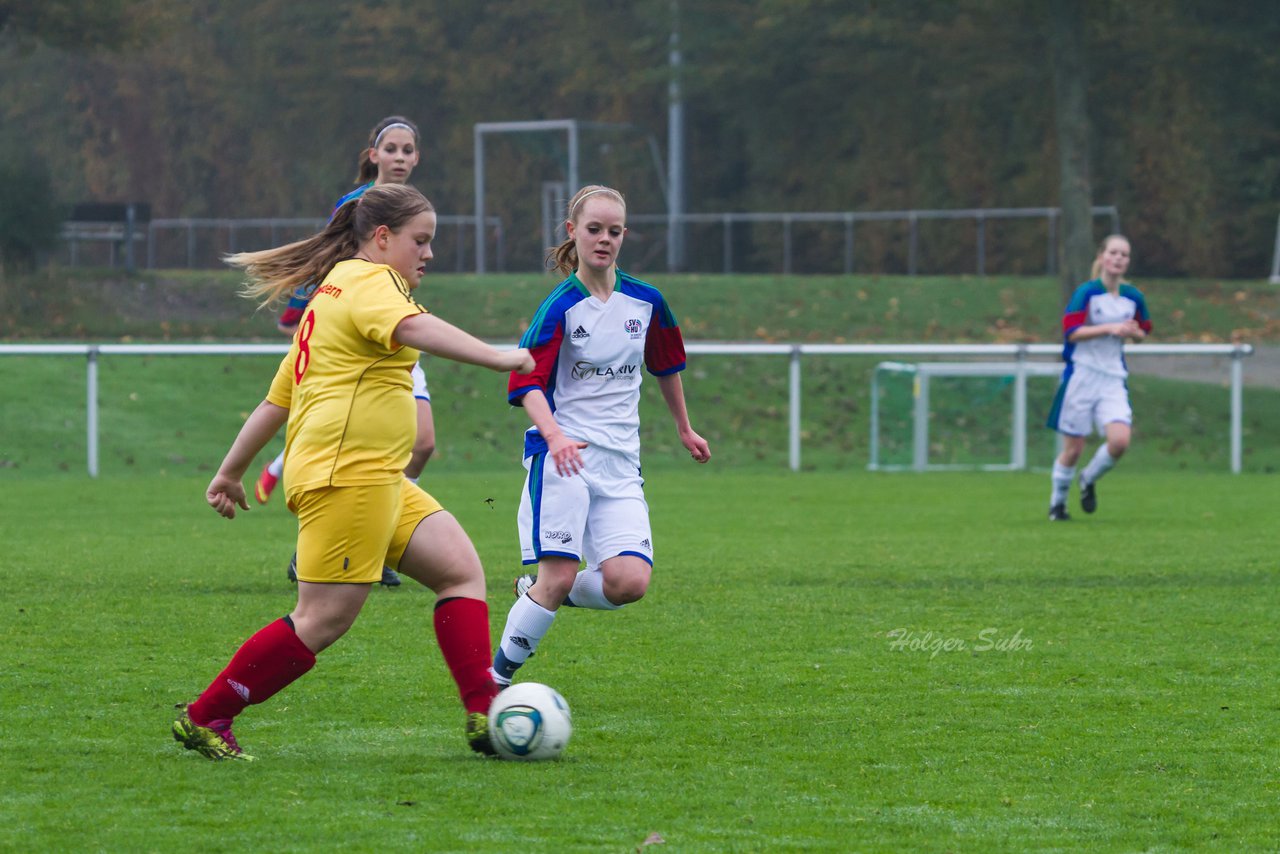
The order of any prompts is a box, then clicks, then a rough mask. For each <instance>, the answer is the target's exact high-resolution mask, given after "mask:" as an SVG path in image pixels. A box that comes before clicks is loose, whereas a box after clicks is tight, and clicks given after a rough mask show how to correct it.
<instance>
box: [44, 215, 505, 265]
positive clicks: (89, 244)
mask: <svg viewBox="0 0 1280 854" xmlns="http://www.w3.org/2000/svg"><path fill="white" fill-rule="evenodd" d="M326 221H327V220H325V219H323V218H284V217H264V218H257V219H227V218H183V219H153V220H151V221H150V222H148V223H139V224H137V225H136V226H130V225H129V224H126V223H90V222H74V221H73V222H68V223H66V225H65V226H64V227H63V231H62V239H63V243H64V245H65V247H66V254H65V256H64V257H65V258H66V262H67V263H68V264H70V265H71V266H73V267H74V266H79V265H81V264H94V265H104V266H108V267H118V266H123V267H125V268H127V269H133V268H135V267H137V266H143V265H145V266H146V267H147V268H149V269H156V268H166V269H216V268H219V267H221V266H222V256H223V255H224V254H228V253H232V252H248V251H253V250H257V249H267V248H270V247H272V246H280V245H281V244H284V243H288V242H289V241H292V240H301V239H302V238H304V237H307V236H308V235H311V234H314V233H316V232H317V231H319V230H320V229H321V228H323V227H324V224H325V222H326ZM436 223H437V228H438V230H437V234H436V240H435V242H434V243H433V244H432V248H433V250H434V251H435V254H436V265H437V266H438V267H439V268H440V269H453V270H455V271H457V272H464V271H467V270H469V269H471V267H472V266H473V264H474V255H475V245H474V236H473V235H474V234H475V218H474V217H470V216H446V215H438V216H437V218H436ZM484 233H485V234H486V235H488V239H489V240H490V241H491V242H492V246H493V249H492V251H493V252H494V253H496V257H497V260H498V270H499V271H500V272H501V271H502V270H503V269H504V266H505V257H506V238H505V236H504V234H503V226H502V219H501V218H500V217H496V216H493V217H486V218H485V229H484ZM139 261H141V262H142V263H141V264H140V263H139Z"/></svg>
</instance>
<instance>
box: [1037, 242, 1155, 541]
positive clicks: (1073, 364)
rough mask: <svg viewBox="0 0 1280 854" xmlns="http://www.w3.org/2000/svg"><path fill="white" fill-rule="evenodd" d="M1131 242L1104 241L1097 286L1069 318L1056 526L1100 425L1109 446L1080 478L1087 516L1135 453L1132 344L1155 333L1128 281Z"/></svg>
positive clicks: (1055, 413)
mask: <svg viewBox="0 0 1280 854" xmlns="http://www.w3.org/2000/svg"><path fill="white" fill-rule="evenodd" d="M1129 252H1130V250H1129V241H1128V239H1126V238H1125V237H1124V236H1123V235H1120V234H1112V235H1110V236H1108V237H1107V238H1105V239H1104V240H1103V241H1102V245H1101V246H1100V247H1099V248H1098V256H1097V258H1096V259H1094V262H1093V276H1094V278H1093V279H1091V280H1090V281H1087V282H1085V283H1084V284H1082V285H1081V286H1080V287H1078V288H1076V292H1075V294H1074V295H1072V297H1071V301H1070V302H1068V303H1067V309H1066V312H1065V314H1064V315H1063V317H1062V334H1063V338H1064V346H1063V349H1062V360H1063V361H1064V362H1066V367H1065V368H1064V369H1063V371H1062V381H1061V383H1060V384H1059V385H1058V393H1057V395H1056V396H1055V397H1054V400H1053V409H1052V410H1051V411H1050V413H1049V421H1048V426H1049V427H1050V428H1052V429H1054V430H1057V431H1058V432H1059V433H1061V434H1062V452H1061V453H1060V454H1059V455H1058V458H1057V459H1056V460H1055V461H1054V464H1053V474H1052V481H1053V491H1052V493H1051V494H1050V498H1049V520H1050V521H1052V522H1065V521H1067V520H1069V519H1070V518H1071V515H1070V514H1069V513H1067V495H1068V493H1069V492H1070V491H1071V481H1072V479H1073V478H1074V477H1075V473H1076V463H1077V462H1078V461H1079V459H1080V455H1081V453H1083V451H1084V440H1085V438H1086V437H1088V435H1089V434H1090V433H1091V432H1093V428H1094V427H1095V426H1096V427H1097V430H1098V432H1099V433H1100V434H1102V435H1103V436H1105V438H1106V441H1105V442H1103V443H1102V445H1100V446H1099V447H1098V450H1097V451H1096V452H1095V453H1094V455H1093V459H1091V460H1090V461H1089V464H1088V465H1087V466H1085V468H1084V471H1082V472H1080V509H1082V510H1084V512H1086V513H1093V512H1094V511H1095V510H1097V509H1098V491H1097V483H1098V480H1099V478H1101V477H1102V476H1103V475H1104V474H1106V473H1107V472H1108V471H1110V470H1111V467H1112V466H1114V465H1115V464H1116V461H1117V460H1119V459H1120V457H1121V456H1123V455H1124V452H1125V451H1126V450H1128V448H1129V439H1130V435H1131V426H1132V422H1133V410H1132V408H1131V407H1130V406H1129V389H1128V388H1127V387H1126V385H1125V378H1126V377H1127V376H1128V375H1129V370H1128V367H1127V366H1126V365H1125V361H1124V342H1125V341H1141V340H1142V339H1143V338H1146V337H1147V334H1148V333H1149V332H1150V331H1151V318H1150V315H1148V313H1147V301H1146V298H1145V297H1143V295H1142V292H1141V291H1139V290H1138V289H1137V288H1135V287H1134V286H1133V285H1131V284H1129V283H1128V282H1126V281H1124V276H1125V273H1127V272H1128V270H1129V260H1130V258H1129Z"/></svg>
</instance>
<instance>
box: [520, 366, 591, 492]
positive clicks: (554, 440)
mask: <svg viewBox="0 0 1280 854" xmlns="http://www.w3.org/2000/svg"><path fill="white" fill-rule="evenodd" d="M520 405H521V406H523V407H524V411H525V413H526V414H527V415H528V416H529V420H530V421H532V422H533V426H534V427H536V428H538V434H539V435H540V436H542V439H543V441H544V442H546V443H547V456H549V457H551V460H552V462H554V463H555V466H556V473H557V474H559V475H560V476H561V477H569V476H571V475H575V474H577V473H578V472H580V471H582V453H581V452H582V449H583V448H585V447H586V446H587V443H586V442H582V441H579V440H577V439H570V438H569V437H568V436H566V435H565V434H564V431H563V430H561V429H560V424H559V422H557V421H556V416H555V414H554V413H552V411H551V404H550V403H549V402H548V401H547V396H546V394H544V393H543V391H542V389H539V388H535V389H531V390H529V391H527V392H525V394H524V396H523V397H521V398H520Z"/></svg>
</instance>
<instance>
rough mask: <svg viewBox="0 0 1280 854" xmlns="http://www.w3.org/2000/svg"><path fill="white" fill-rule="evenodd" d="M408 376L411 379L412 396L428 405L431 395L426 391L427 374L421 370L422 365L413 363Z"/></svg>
mask: <svg viewBox="0 0 1280 854" xmlns="http://www.w3.org/2000/svg"><path fill="white" fill-rule="evenodd" d="M410 376H412V377H413V396H414V397H415V398H419V399H421V400H425V401H426V402H427V403H430V402H431V393H430V392H429V391H427V374H426V371H424V370H422V365H421V364H419V363H417V362H415V363H414V365H413V370H412V371H411V372H410Z"/></svg>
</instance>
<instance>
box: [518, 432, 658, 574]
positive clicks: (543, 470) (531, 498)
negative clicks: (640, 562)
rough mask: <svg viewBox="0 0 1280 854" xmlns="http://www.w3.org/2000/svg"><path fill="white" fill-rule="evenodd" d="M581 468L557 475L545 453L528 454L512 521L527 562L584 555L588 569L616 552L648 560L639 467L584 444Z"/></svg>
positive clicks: (649, 541)
mask: <svg viewBox="0 0 1280 854" xmlns="http://www.w3.org/2000/svg"><path fill="white" fill-rule="evenodd" d="M582 462H583V469H582V471H580V472H579V473H578V474H576V475H572V476H570V477H561V476H560V475H559V474H557V473H556V470H555V463H554V461H552V460H551V459H550V457H549V455H548V454H547V453H545V452H544V453H541V454H538V455H536V456H533V457H527V458H526V459H525V461H524V465H525V469H526V470H527V472H528V474H527V475H526V476H525V482H524V491H523V492H522V493H521V495H520V511H519V513H518V514H517V517H516V519H517V525H518V527H519V529H520V556H521V559H522V560H523V561H524V563H526V564H533V563H537V562H538V561H539V560H540V559H541V558H543V557H564V558H569V559H571V560H585V561H586V563H587V567H588V568H594V567H597V566H599V565H600V562H601V561H604V560H608V559H609V558H612V557H617V556H619V555H635V556H637V557H640V558H643V559H644V560H645V561H646V562H648V563H649V565H651V566H652V565H653V534H652V532H651V531H650V528H649V505H648V503H647V502H646V501H645V500H644V480H643V479H642V478H641V477H640V470H639V468H637V467H636V465H635V464H634V463H631V462H629V461H628V460H627V459H626V457H624V456H623V455H621V454H618V453H614V452H612V451H606V450H601V449H599V448H595V447H592V446H588V447H587V448H585V449H584V450H583V451H582Z"/></svg>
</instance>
